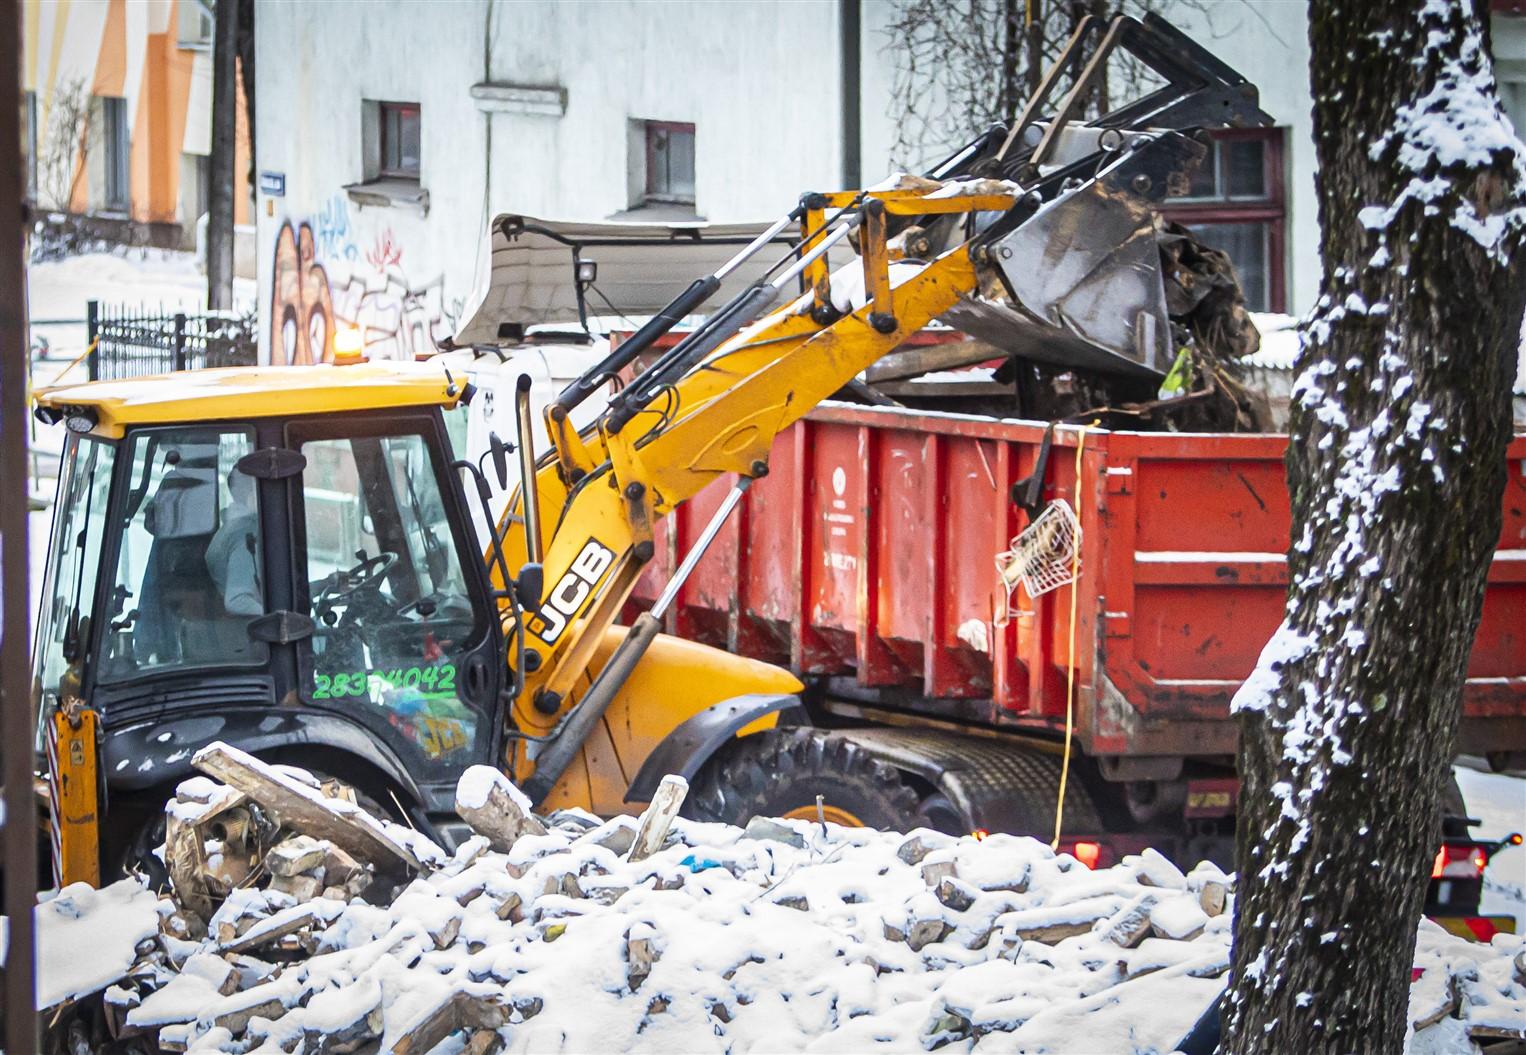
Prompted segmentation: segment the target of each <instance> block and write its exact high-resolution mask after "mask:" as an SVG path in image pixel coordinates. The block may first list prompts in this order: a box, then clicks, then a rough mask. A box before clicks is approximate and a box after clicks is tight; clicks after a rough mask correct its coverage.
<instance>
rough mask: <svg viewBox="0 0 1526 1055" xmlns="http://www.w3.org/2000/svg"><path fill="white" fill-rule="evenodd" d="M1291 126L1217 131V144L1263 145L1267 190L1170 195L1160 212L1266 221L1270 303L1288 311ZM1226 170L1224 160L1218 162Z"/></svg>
mask: <svg viewBox="0 0 1526 1055" xmlns="http://www.w3.org/2000/svg"><path fill="white" fill-rule="evenodd" d="M1286 133H1287V130H1286V129H1285V128H1283V127H1281V126H1278V127H1274V128H1230V129H1223V130H1221V131H1218V132H1215V133H1213V140H1214V145H1213V149H1214V150H1216V151H1217V150H1218V149H1219V144H1221V143H1228V142H1235V141H1245V140H1255V141H1260V142H1262V143H1264V144H1265V149H1264V151H1263V152H1262V164H1263V165H1264V166H1265V171H1264V178H1265V186H1266V193H1265V194H1264V195H1263V196H1262V197H1259V198H1228V197H1225V198H1171V199H1168V200H1167V201H1166V202H1165V203H1163V205H1162V207H1161V210H1160V211H1161V215H1162V216H1163V217H1164V218H1165V219H1166V220H1168V221H1173V222H1175V223H1179V224H1181V225H1183V226H1184V227H1188V228H1191V227H1194V226H1196V225H1198V224H1248V223H1255V224H1264V225H1265V227H1266V270H1267V274H1266V301H1267V302H1266V305H1265V307H1264V308H1253V309H1252V310H1265V311H1269V312H1286V311H1287V173H1286V168H1285V164H1286V162H1285V158H1286V139H1287V136H1286ZM1220 168H1221V170H1222V165H1221V166H1220Z"/></svg>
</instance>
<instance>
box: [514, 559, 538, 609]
mask: <svg viewBox="0 0 1526 1055" xmlns="http://www.w3.org/2000/svg"><path fill="white" fill-rule="evenodd" d="M545 580H546V570H545V568H543V567H542V566H541V565H539V564H526V565H523V566H522V567H521V568H520V569H519V578H517V579H515V580H514V595H515V596H516V597H518V598H519V606H520V607H521V608H523V609H524V610H525V611H527V612H539V611H540V597H541V591H542V590H543V589H545V585H546V581H545Z"/></svg>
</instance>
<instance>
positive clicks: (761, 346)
mask: <svg viewBox="0 0 1526 1055" xmlns="http://www.w3.org/2000/svg"><path fill="white" fill-rule="evenodd" d="M937 189H938V188H937V187H936V186H934V187H931V188H928V189H924V190H921V191H919V192H916V193H914V194H908V193H907V192H904V191H888V192H869V193H867V194H864V195H862V196H860V195H858V194H854V193H848V194H842V195H828V196H824V197H826V198H828V199H829V200H831V201H841V202H844V203H846V202H850V201H855V200H857V199H859V198H860V197H862V201H863V205H867V204H868V203H870V202H881V203H884V204H885V205H889V206H890V207H892V208H896V209H898V210H903V209H904V210H906V211H908V212H909V211H911V210H913V209H915V210H917V211H923V212H926V211H937V212H939V213H951V212H969V211H976V210H982V211H1005V210H1007V209H1010V208H1011V207H1012V205H1013V203H1014V201H1015V196H1014V194H1012V193H997V194H982V195H967V196H963V197H950V198H944V199H937V200H934V201H931V202H916V201H915V199H918V198H921V197H923V196H925V195H926V194H928V193H931V192H932V191H935V190H937ZM887 199H888V201H887ZM863 205H861V206H860V211H864V210H863ZM868 211H869V212H870V213H874V212H878V211H881V210H879V209H876V207H875V206H872V205H869V206H868ZM842 222H850V218H849V217H844V220H843V221H842ZM851 222H855V223H857V222H858V221H857V219H856V217H855V218H852V219H851ZM859 226H860V228H861V229H860V232H859V235H860V249H861V250H863V252H862V254H861V258H862V262H863V268H864V270H865V272H867V273H866V275H865V278H864V288H865V289H866V290H867V291H869V292H870V296H869V298H868V300H867V301H866V303H864V304H863V306H861V307H859V308H857V309H856V310H854V311H851V312H849V313H847V314H843V315H841V316H840V317H837V318H831V317H830V316H828V315H825V314H824V313H821V312H814V313H813V308H815V307H817V306H818V304H820V303H824V302H827V301H828V300H829V298H830V295H831V294H830V286H829V283H828V280H827V278H826V275H825V272H824V269H823V271H822V273H821V274H820V275H817V276H814V278H815V281H814V282H813V285H812V288H811V289H809V290H808V291H807V292H806V293H804V294H802V295H800V296H799V297H798V298H796V299H794V300H793V301H792V302H791V303H788V304H785V305H783V306H781V307H778V308H777V309H776V310H774V311H773V312H771V313H770V314H767V315H765V316H764V317H763V318H761V319H759V320H757V321H756V322H754V323H753V324H751V325H749V326H747V327H746V328H745V329H743V330H742V331H741V332H739V333H737V334H736V335H734V336H733V337H731V338H730V339H729V340H727V341H725V342H724V343H722V344H721V345H720V346H719V347H717V348H716V349H715V350H714V351H713V352H711V353H709V354H708V355H706V356H705V357H704V358H703V359H702V360H701V361H699V362H698V363H697V364H696V365H695V366H694V367H693V368H692V369H689V370H688V371H687V372H686V373H684V374H683V376H682V377H680V378H679V379H678V380H677V381H675V382H674V383H672V384H671V386H668V387H665V389H664V395H663V397H662V398H661V399H660V400H659V401H657V402H656V403H655V404H654V405H653V406H651V407H649V408H642V409H639V410H636V411H635V412H634V413H632V414H631V416H630V418H629V420H628V421H626V422H624V423H623V425H621V426H620V427H619V428H618V429H615V428H611V415H610V414H606V415H605V416H604V417H603V418H602V419H601V420H600V422H599V423H598V427H597V428H596V429H589V430H586V431H585V433H584V434H583V435H581V436H579V435H577V434H575V433H571V432H570V430H566V431H563V430H561V429H559V422H557V421H556V420H554V418H552V417H551V416H548V427H549V431H550V432H551V434H552V443H553V446H552V449H551V450H550V451H548V452H545V453H544V454H543V455H542V457H541V458H540V461H539V467H538V470H537V473H536V489H537V492H538V495H539V503H540V507H541V510H542V514H541V521H542V528H541V530H542V534H543V538H542V542H543V551H544V555H545V556H544V569H545V583H546V590H545V595H544V598H543V603H542V606H541V611H540V613H539V614H538V615H535V616H531V617H529V619H528V621H527V634H526V637H525V645H526V650H527V654H533V658H528V662H527V663H526V671H525V673H524V677H523V689H522V691H521V692H520V694H519V696H518V697H517V699H516V700H515V702H514V705H513V717H514V720H515V723H516V725H517V726H518V728H519V730H521V731H522V732H526V733H529V734H531V735H533V736H545V735H546V734H548V733H549V732H551V731H552V730H553V729H555V728H556V727H557V726H558V725H559V724H560V723H562V721H563V719H564V718H565V717H566V715H567V713H568V711H569V710H570V709H572V708H574V707H576V706H577V705H578V701H579V700H580V699H581V698H582V696H583V695H584V690H585V689H586V686H587V683H588V678H589V673H590V664H591V662H592V661H593V659H594V655H595V653H596V652H597V651H598V650H599V647H600V643H601V642H602V641H603V640H604V635H605V631H606V630H607V629H608V628H609V627H610V626H611V625H612V624H613V623H614V621H615V618H616V616H617V614H618V613H619V611H620V610H621V608H622V607H623V606H624V604H625V601H626V599H627V598H628V597H629V595H630V592H631V590H632V588H633V587H634V586H635V583H636V580H637V578H638V577H639V576H640V574H641V571H642V569H643V568H644V566H645V564H646V562H647V561H648V560H650V558H651V556H652V552H653V547H652V528H653V525H654V524H655V523H656V522H657V521H658V520H659V519H660V518H662V517H663V516H665V515H666V514H668V513H669V512H671V511H672V510H673V509H674V508H675V507H677V506H678V505H679V504H680V503H682V502H684V501H685V500H687V499H689V498H691V497H692V496H693V495H695V494H697V493H698V492H699V491H701V490H703V489H704V488H705V487H706V486H707V485H709V484H710V483H712V482H713V481H714V480H715V479H716V478H717V477H720V476H724V475H727V474H732V473H734V474H737V475H738V476H739V477H743V478H749V479H751V478H757V477H760V476H762V475H764V474H765V473H766V472H767V466H768V454H769V450H770V449H771V447H772V446H773V441H774V438H775V437H776V436H777V435H778V434H779V432H781V431H782V430H784V429H786V428H788V427H789V426H790V425H791V424H793V423H794V422H795V421H796V420H798V419H799V418H801V417H802V416H804V415H805V414H806V413H808V412H809V411H810V410H811V409H812V408H813V407H814V406H816V405H817V404H818V403H820V402H821V401H822V400H824V399H826V398H828V397H829V396H831V395H832V394H833V393H834V392H836V391H837V390H838V389H840V388H842V386H843V385H844V384H846V383H847V382H848V381H849V380H851V379H852V378H853V377H854V376H856V375H857V374H858V373H860V372H861V371H862V370H864V369H865V368H867V367H868V366H870V365H871V364H873V363H874V362H875V361H876V360H877V359H879V358H880V357H881V356H882V355H884V354H885V353H887V352H889V351H890V350H892V349H893V348H895V347H896V346H897V345H899V344H900V343H901V342H902V341H904V340H905V339H906V338H907V337H908V336H910V335H911V334H913V333H915V332H916V331H917V330H919V329H921V328H922V327H923V326H925V325H927V324H928V323H929V322H931V321H932V320H934V319H936V318H937V317H938V316H939V315H941V314H942V313H943V312H945V311H946V310H948V308H950V307H951V306H953V305H954V304H955V303H956V302H957V301H958V300H959V299H960V298H961V297H963V296H965V295H967V294H969V293H971V292H972V291H974V290H975V288H976V285H977V277H976V268H975V265H974V263H973V262H972V260H971V257H970V246H969V245H968V244H966V243H961V244H960V245H958V246H957V247H955V248H953V249H951V250H949V251H948V252H946V253H944V254H943V255H942V256H940V257H938V258H937V259H935V260H933V261H931V262H930V263H926V264H911V263H901V264H898V265H897V267H896V270H897V272H898V273H897V275H896V277H897V278H898V279H900V281H899V283H898V284H897V285H896V286H895V288H894V289H891V286H890V282H891V274H890V266H889V265H890V259H889V257H890V253H889V250H888V248H887V246H886V236H885V225H884V224H883V223H877V222H868V223H860V224H859ZM913 268H915V269H916V271H915V273H914V274H909V273H910V272H911V270H912V269H913ZM876 292H877V293H878V294H879V295H878V296H877V297H876V296H874V295H873V294H874V293H876ZM887 309H888V310H887ZM871 316H875V318H874V320H873V321H871ZM818 319H825V321H817V320H818ZM887 319H893V324H892V323H890V322H887ZM569 481H571V482H569ZM521 506H522V503H521V500H520V498H519V496H516V498H515V499H514V501H513V502H511V504H510V506H509V509H508V511H507V512H506V514H505V516H504V518H503V521H502V522H501V524H500V530H501V531H502V532H503V537H504V543H505V552H506V555H507V557H508V563H509V564H510V566H511V567H517V566H518V565H519V564H522V563H523V562H524V561H525V560H526V559H528V547H527V545H526V539H525V535H524V530H525V528H524V518H523V516H522V513H521ZM518 768H519V769H520V772H519V773H518V774H516V775H519V776H521V777H522V776H524V775H525V773H526V772H528V771H530V769H531V766H530V764H529V763H526V762H523V761H521V762H520V763H519V764H518Z"/></svg>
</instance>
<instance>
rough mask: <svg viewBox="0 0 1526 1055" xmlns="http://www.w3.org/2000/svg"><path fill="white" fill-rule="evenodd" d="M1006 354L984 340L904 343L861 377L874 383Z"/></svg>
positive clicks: (970, 364) (950, 367) (973, 363)
mask: <svg viewBox="0 0 1526 1055" xmlns="http://www.w3.org/2000/svg"><path fill="white" fill-rule="evenodd" d="M1006 357H1007V355H1006V353H1005V352H1003V351H1002V350H1001V349H999V348H997V347H996V346H995V345H994V344H987V343H986V342H985V341H949V342H947V343H945V344H932V345H925V346H923V347H920V348H905V347H903V348H902V349H901V350H899V351H894V352H891V353H890V354H889V355H887V356H884V357H883V358H881V359H880V360H879V362H877V363H875V364H874V365H873V366H871V367H869V369H867V370H865V371H864V379H865V380H866V381H868V382H869V383H870V384H877V383H878V382H881V381H896V380H899V379H901V378H907V377H917V376H918V375H920V374H930V373H932V372H933V371H935V370H955V369H958V368H959V367H961V366H974V365H975V364H976V363H984V362H989V361H990V360H992V359H1005V358H1006ZM882 391H883V389H882Z"/></svg>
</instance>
